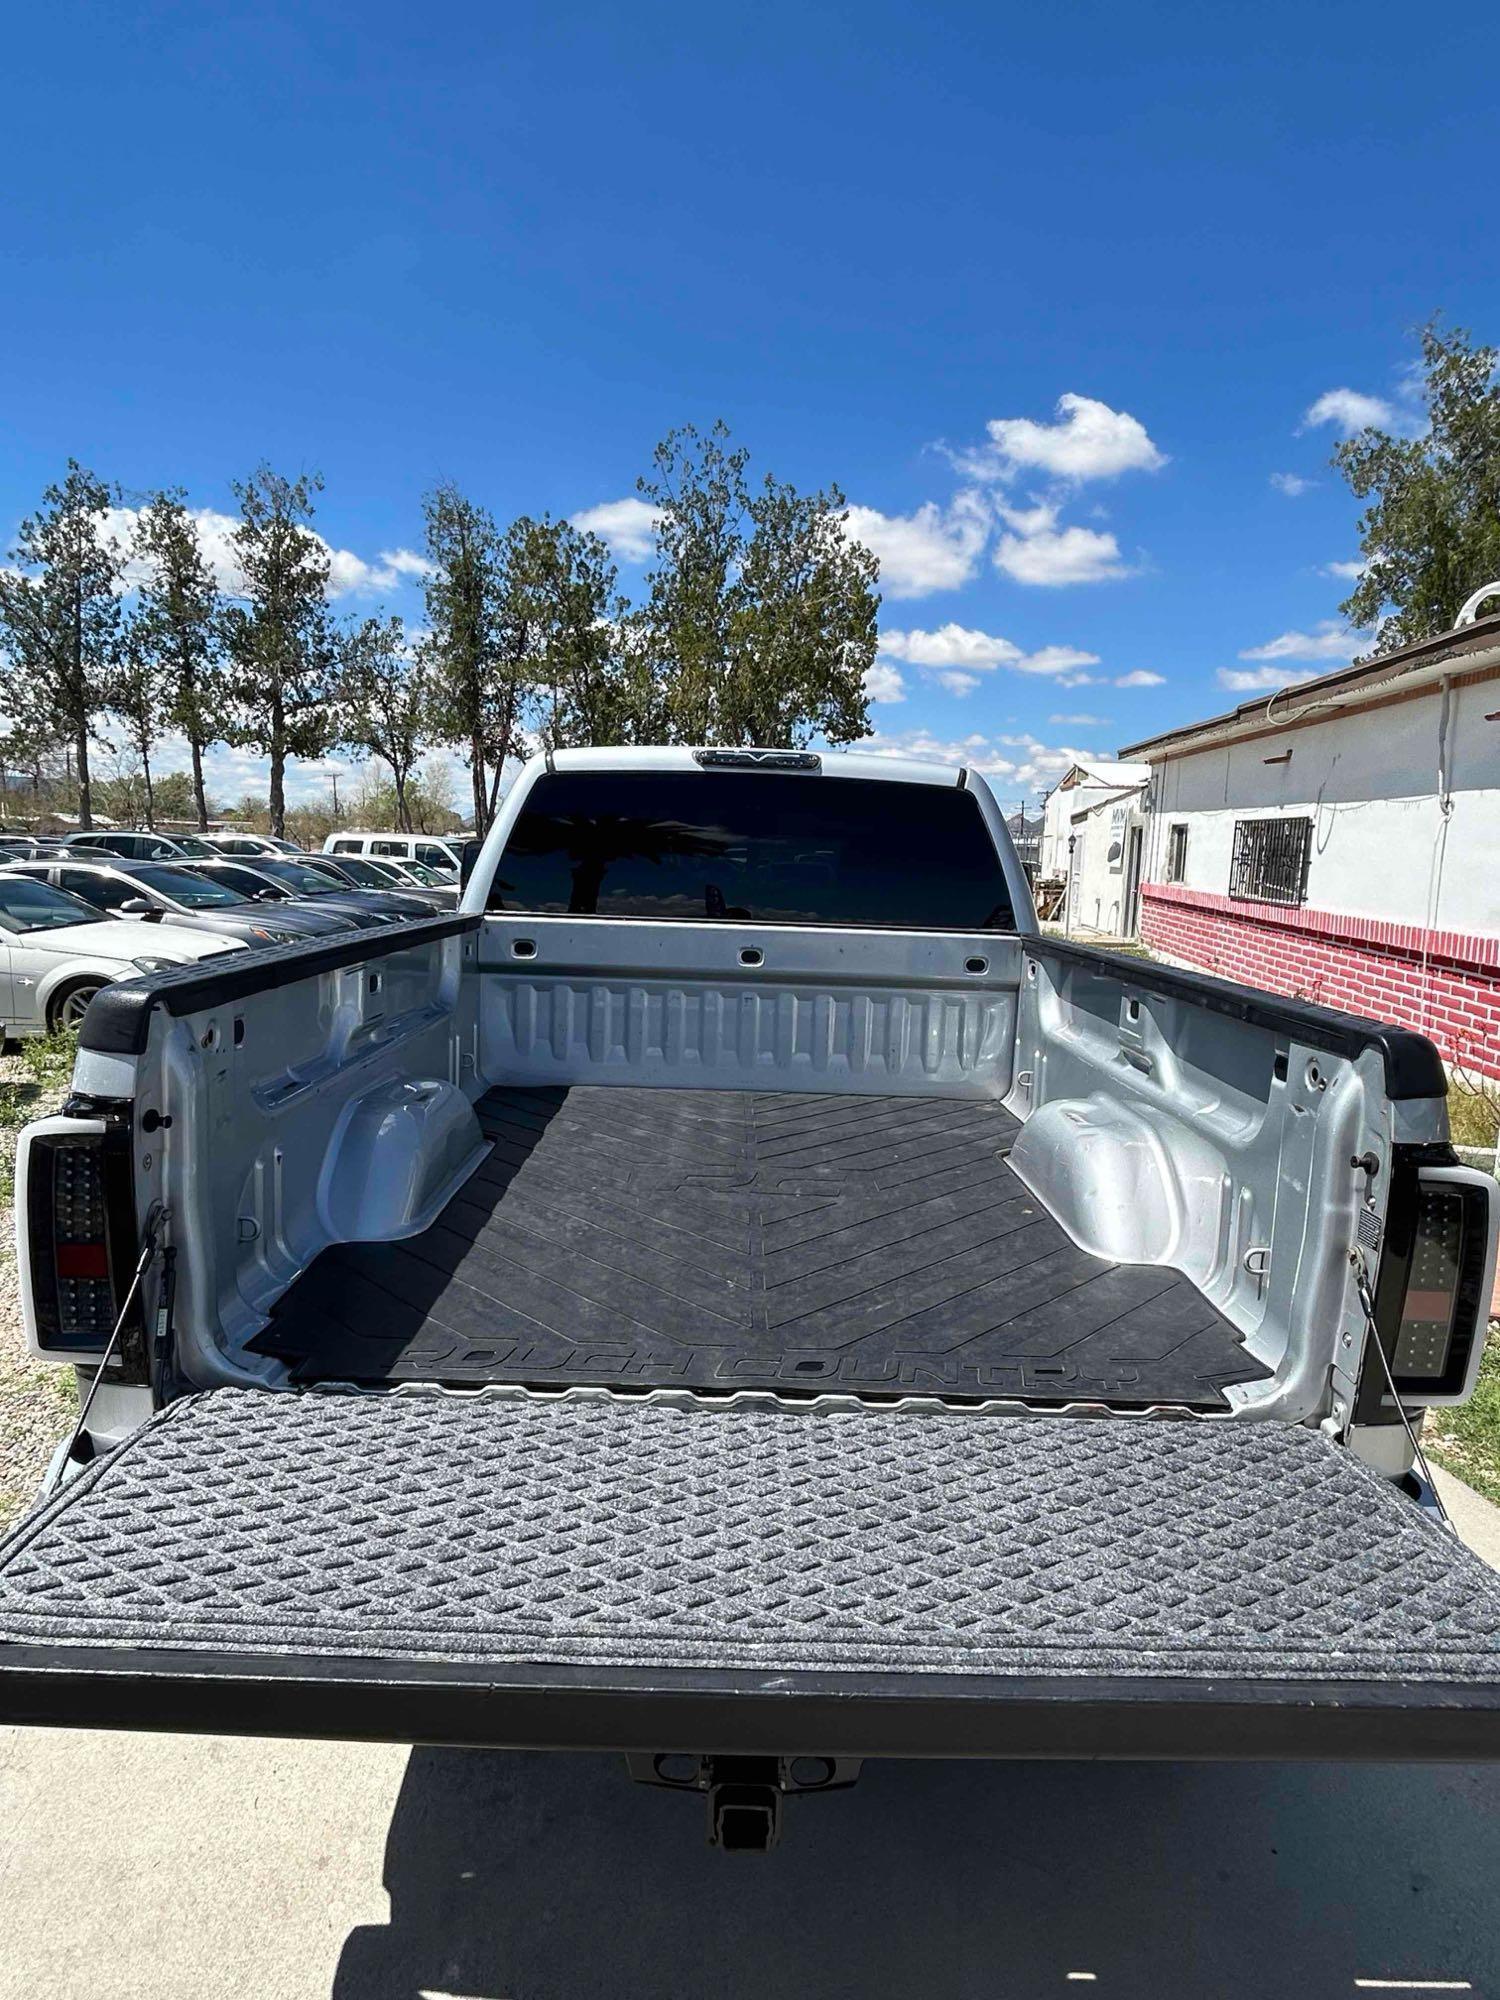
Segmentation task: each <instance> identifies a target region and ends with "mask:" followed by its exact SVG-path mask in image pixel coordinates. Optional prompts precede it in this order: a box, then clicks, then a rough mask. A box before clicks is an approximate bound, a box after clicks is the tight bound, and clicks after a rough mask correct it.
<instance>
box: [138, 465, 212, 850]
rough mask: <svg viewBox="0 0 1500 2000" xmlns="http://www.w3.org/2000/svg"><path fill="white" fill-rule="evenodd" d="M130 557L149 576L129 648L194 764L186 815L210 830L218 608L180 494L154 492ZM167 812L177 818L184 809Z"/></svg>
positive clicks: (166, 724) (164, 720)
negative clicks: (206, 781) (207, 761)
mask: <svg viewBox="0 0 1500 2000" xmlns="http://www.w3.org/2000/svg"><path fill="white" fill-rule="evenodd" d="M132 553H133V554H134V555H135V557H136V558H137V560H138V561H139V562H140V564H141V565H142V566H143V568H144V571H145V575H144V578H143V580H142V582H141V584H140V586H139V592H138V595H137V599H136V609H135V614H134V616H133V617H132V618H131V620H130V627H129V631H130V643H131V651H132V653H133V654H135V655H137V656H139V657H140V658H141V659H143V660H145V661H148V662H150V663H151V666H152V669H153V671H154V674H155V684H156V687H157V689H158V690H159V694H158V699H159V710H158V714H157V721H158V724H159V726H161V727H163V728H166V729H176V730H178V731H180V732H181V734H182V735H183V736H185V737H186V738H187V741H188V748H189V751H190V753H191V756H192V764H193V773H192V791H193V798H192V804H191V806H190V807H189V808H188V810H190V811H191V812H192V813H193V815H194V816H195V818H196V819H197V822H198V825H199V826H200V827H206V826H207V824H208V799H207V795H206V794H205V791H204V788H203V752H204V751H205V750H206V749H207V748H208V746H209V745H210V744H211V743H214V742H216V741H218V740H219V739H220V737H221V735H222V733H223V729H224V693H225V690H224V676H223V671H222V664H221V659H220V648H219V620H220V604H219V592H218V586H217V585H216V584H215V582H214V576H213V571H212V570H211V569H210V568H209V566H208V564H207V562H206V561H205V560H204V556H203V551H202V549H201V548H200V547H199V545H198V537H197V534H196V533H195V531H194V528H193V522H192V518H191V516H190V515H189V513H188V511H187V508H186V506H185V504H184V496H183V494H182V493H181V492H176V491H173V492H162V493H157V494H154V495H153V496H152V498H151V500H150V501H149V503H148V504H147V505H146V506H145V507H143V508H142V510H141V513H140V516H139V519H138V521H137V524H136V534H135V545H134V549H133V551H132ZM162 810H163V811H169V810H170V811H173V812H178V813H180V812H181V811H182V808H179V807H172V808H167V807H163V808H162Z"/></svg>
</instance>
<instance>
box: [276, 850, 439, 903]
mask: <svg viewBox="0 0 1500 2000" xmlns="http://www.w3.org/2000/svg"><path fill="white" fill-rule="evenodd" d="M304 859H305V860H306V862H307V865H308V867H309V868H318V869H322V870H324V871H325V872H326V873H327V874H329V875H331V876H334V877H336V878H337V879H338V880H339V881H343V882H348V883H349V884H351V886H352V887H354V888H356V889H381V890H388V891H389V892H390V893H391V894H393V895H398V896H408V897H410V898H411V899H412V900H413V901H414V902H417V903H420V904H422V905H423V907H424V908H426V909H429V910H456V909H457V908H458V886H457V884H456V883H447V884H444V885H442V886H437V885H435V883H434V881H433V880H432V879H429V880H428V881H427V882H426V883H423V882H419V881H418V880H417V878H416V876H415V875H414V874H413V873H412V869H413V868H414V867H420V866H421V863H420V862H400V861H371V860H370V859H369V857H368V856H367V855H363V854H309V855H306V856H305V857H304ZM424 872H425V873H426V874H427V876H428V877H429V878H431V877H432V870H431V869H430V868H429V869H426V870H425V871H424Z"/></svg>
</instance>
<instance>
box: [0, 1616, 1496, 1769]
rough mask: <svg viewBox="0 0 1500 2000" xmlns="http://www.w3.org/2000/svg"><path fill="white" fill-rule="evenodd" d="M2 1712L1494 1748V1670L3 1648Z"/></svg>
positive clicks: (280, 1727)
mask: <svg viewBox="0 0 1500 2000" xmlns="http://www.w3.org/2000/svg"><path fill="white" fill-rule="evenodd" d="M0 1722H5V1723H11V1724H25V1725H55V1726H59V1727H69V1728H99V1729H149V1730H172V1731H188V1732H193V1733H207V1734H215V1735H238V1736H286V1735H289V1734H290V1735H294V1736H298V1737H307V1738H336V1739H341V1740H344V1741H348V1742H381V1743H442V1744H451V1745H456V1746H462V1747H473V1748H489V1749H548V1750H624V1751H644V1752H650V1751H662V1750H684V1751H702V1750H704V1749H705V1748H709V1749H712V1750H714V1751H716V1752H718V1753H720V1754H723V1755H735V1756H740V1755H744V1756H752V1755H760V1754H777V1755H797V1754H802V1755H818V1756H850V1757H881V1756H884V1757H944V1758H954V1757H1000V1758H1009V1757H1033V1758H1048V1757H1060V1758H1077V1757H1110V1758H1171V1759H1179V1758H1201V1759H1240V1758H1313V1759H1321V1758H1338V1759H1342V1758H1350V1759H1370V1760H1376V1761H1381V1762H1403V1761H1415V1762H1426V1761H1440V1760H1458V1761H1464V1762H1469V1761H1473V1760H1477V1759H1491V1758H1500V1683H1489V1684H1482V1685H1473V1684H1467V1685H1466V1684H1462V1683H1440V1682H1430V1681H1422V1682H1417V1683H1413V1684H1407V1683H1399V1682H1397V1683H1391V1682H1381V1681H1371V1682H1347V1681H1346V1682H1326V1681H1325V1682H1318V1681H1284V1682H1265V1681H1256V1682H1250V1681H1230V1680H1223V1681H1214V1680H1207V1679H1205V1680H1199V1681H1183V1680H1181V1679H1177V1680H1149V1679H1139V1680H1137V1679H1106V1678H1098V1679H1094V1678H1090V1679H1071V1678H1059V1679H1045V1678H1040V1677H1037V1678H1025V1679H1018V1678H1012V1679H1002V1678H997V1677H994V1676H989V1675H976V1676H972V1677H966V1676H959V1675H932V1674H899V1673H898V1674H869V1673H817V1674H813V1673H775V1674H772V1673H765V1672H761V1673H757V1672H753V1671H739V1670H736V1671H727V1670H724V1671H711V1670H706V1669H687V1668H655V1669H647V1668H634V1669H631V1668H599V1667H571V1666H559V1665H549V1666H535V1667H524V1666H516V1665H511V1666H507V1667H505V1668H503V1669H497V1670H496V1671H494V1672H485V1671H484V1670H483V1669H478V1668H475V1667H473V1666H465V1665H456V1664H453V1663H450V1662H442V1661H421V1660H384V1661H372V1660H369V1659H363V1660H351V1659H340V1658H337V1657H329V1656H325V1655H282V1656H277V1655H268V1654H258V1655H257V1654H233V1653H220V1652H198V1651H195V1652H190V1653H174V1652H171V1651H167V1650H160V1651H158V1650H155V1649H150V1648H143V1647H128V1646H121V1647H109V1648H100V1647H93V1646H90V1647H87V1648H78V1647H72V1648H70V1647H66V1646H48V1645H12V1646H0Z"/></svg>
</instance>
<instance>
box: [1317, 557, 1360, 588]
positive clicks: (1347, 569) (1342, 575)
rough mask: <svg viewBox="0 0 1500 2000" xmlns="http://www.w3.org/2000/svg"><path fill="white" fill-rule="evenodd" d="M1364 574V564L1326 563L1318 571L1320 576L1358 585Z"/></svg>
mask: <svg viewBox="0 0 1500 2000" xmlns="http://www.w3.org/2000/svg"><path fill="white" fill-rule="evenodd" d="M1364 573H1365V566H1364V564H1363V563H1362V562H1331V563H1324V565H1323V567H1322V568H1321V569H1320V570H1319V571H1318V575H1319V576H1331V577H1335V578H1337V579H1338V580H1339V581H1340V582H1341V583H1358V582H1359V580H1360V578H1361V577H1362V576H1363V575H1364Z"/></svg>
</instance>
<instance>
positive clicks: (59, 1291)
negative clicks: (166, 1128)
mask: <svg viewBox="0 0 1500 2000" xmlns="http://www.w3.org/2000/svg"><path fill="white" fill-rule="evenodd" d="M19 1165H20V1177H19V1178H20V1182H21V1185H20V1186H18V1189H17V1192H18V1194H21V1195H23V1196H24V1200H25V1210H24V1214H25V1250H26V1271H25V1299H26V1304H27V1307H28V1318H29V1319H30V1320H31V1323H32V1333H33V1337H34V1340H35V1344H36V1346H37V1348H38V1349H39V1350H41V1351H44V1352H45V1351H48V1350H50V1351H52V1352H65V1353H73V1352H88V1351H90V1350H93V1351H97V1350H99V1349H102V1348H103V1347H104V1345H105V1343H106V1342H107V1341H108V1339H109V1336H110V1333H111V1331H112V1329H113V1327H114V1324H115V1321H116V1319H117V1318H118V1317H119V1312H120V1305H121V1301H122V1299H123V1297H124V1295H125V1292H126V1290H127V1289H128V1287H129V1284H130V1277H131V1272H132V1270H133V1268H134V1263H135V1242H134V1239H135V1225H134V1212H135V1203H134V1197H133V1193H132V1189H131V1163H130V1138H129V1131H128V1128H127V1127H123V1126H116V1125H114V1124H111V1123H107V1122H105V1121H102V1120H95V1119H69V1118H67V1117H62V1118H55V1119H46V1120H44V1121H42V1122H41V1123H40V1124H39V1125H37V1126H35V1127H33V1128H32V1129H31V1130H29V1131H28V1132H27V1133H26V1134H25V1137H24V1141H23V1148H22V1154H21V1159H20V1162H19Z"/></svg>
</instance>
